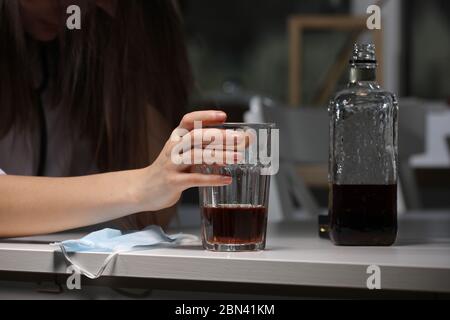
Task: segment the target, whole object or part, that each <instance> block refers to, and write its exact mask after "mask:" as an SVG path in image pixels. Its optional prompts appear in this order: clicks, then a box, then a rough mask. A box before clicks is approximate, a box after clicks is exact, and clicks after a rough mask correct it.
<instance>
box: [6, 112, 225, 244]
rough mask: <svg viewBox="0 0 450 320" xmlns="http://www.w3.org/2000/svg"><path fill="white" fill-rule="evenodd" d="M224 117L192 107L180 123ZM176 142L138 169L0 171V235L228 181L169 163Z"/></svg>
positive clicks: (81, 220)
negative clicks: (79, 173) (59, 174)
mask: <svg viewBox="0 0 450 320" xmlns="http://www.w3.org/2000/svg"><path fill="white" fill-rule="evenodd" d="M225 119H226V115H225V114H223V113H218V112H217V111H203V112H196V113H192V114H189V115H187V116H185V117H184V119H183V121H182V122H181V124H180V128H183V129H186V130H188V131H191V130H192V129H193V128H194V125H193V124H194V121H203V122H204V123H206V124H212V123H221V122H224V121H225ZM191 133H192V132H191ZM191 133H190V134H191ZM175 145H176V143H175V142H173V141H169V142H167V144H166V146H165V147H164V149H163V150H162V152H161V154H160V156H159V157H158V159H157V160H156V161H155V162H154V163H153V164H152V165H151V166H149V167H147V168H144V169H139V170H131V171H120V172H114V173H106V174H99V175H92V176H84V177H75V178H36V177H19V176H4V175H1V176H0V237H1V238H5V237H17V236H27V235H34V234H44V233H52V232H58V231H63V230H67V229H72V228H77V227H83V226H88V225H92V224H97V223H101V222H105V221H110V220H113V219H117V218H121V217H123V216H127V215H130V214H133V213H136V212H142V211H158V210H161V209H164V208H168V207H171V206H173V205H174V204H176V202H178V200H179V198H180V196H181V193H182V192H183V191H184V190H186V189H188V188H191V187H195V186H223V185H228V184H230V183H231V178H230V177H224V176H215V175H202V174H197V173H191V172H190V169H191V168H190V167H188V166H183V165H176V164H174V163H173V162H172V161H171V154H172V150H173V149H174V147H175ZM190 152H192V150H191V151H190Z"/></svg>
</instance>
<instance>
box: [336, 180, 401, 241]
mask: <svg viewBox="0 0 450 320" xmlns="http://www.w3.org/2000/svg"><path fill="white" fill-rule="evenodd" d="M396 236H397V185H396V184H393V185H333V186H332V190H331V206H330V238H331V240H332V241H333V242H334V243H335V244H337V245H348V246H390V245H392V244H393V243H394V242H395V239H396Z"/></svg>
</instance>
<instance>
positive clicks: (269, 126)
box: [205, 122, 276, 129]
mask: <svg viewBox="0 0 450 320" xmlns="http://www.w3.org/2000/svg"><path fill="white" fill-rule="evenodd" d="M245 127H248V128H254V129H274V128H276V124H275V123H273V122H268V123H251V122H249V123H246V122H225V123H222V124H216V125H208V126H205V128H213V129H240V128H245Z"/></svg>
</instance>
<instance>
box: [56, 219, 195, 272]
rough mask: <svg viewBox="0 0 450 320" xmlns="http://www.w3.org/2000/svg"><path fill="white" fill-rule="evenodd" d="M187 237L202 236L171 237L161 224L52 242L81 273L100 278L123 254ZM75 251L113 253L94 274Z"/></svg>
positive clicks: (106, 230) (175, 243) (182, 235)
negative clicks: (76, 259) (75, 256)
mask: <svg viewBox="0 0 450 320" xmlns="http://www.w3.org/2000/svg"><path fill="white" fill-rule="evenodd" d="M186 240H190V241H198V237H196V236H193V235H188V234H176V235H172V236H168V235H167V234H166V233H164V231H163V230H162V229H161V227H158V226H150V227H147V228H146V229H144V230H142V231H137V232H122V231H120V230H114V229H103V230H100V231H96V232H93V233H91V234H89V235H87V236H85V237H84V238H81V239H79V240H67V241H63V242H58V243H53V244H52V245H53V246H58V247H59V248H60V249H61V252H62V254H63V255H64V258H65V259H66V260H67V261H68V262H69V263H70V264H71V265H72V266H73V268H74V269H75V271H76V272H77V273H79V274H82V275H85V276H86V277H88V278H90V279H97V278H99V277H100V276H101V275H102V274H103V272H104V271H105V269H106V267H107V266H108V265H109V263H110V262H111V261H112V260H113V258H115V257H116V256H117V255H118V254H119V253H124V252H129V251H134V250H139V249H140V250H142V249H149V248H151V247H154V246H155V245H157V244H174V245H177V244H180V243H181V242H185V241H186ZM75 252H109V253H110V255H109V256H108V257H107V258H106V259H105V261H104V262H103V264H102V266H101V267H100V269H99V270H98V271H97V272H96V273H91V272H89V271H88V270H86V269H85V268H83V267H82V266H80V265H78V264H77V263H75V262H74V261H73V260H72V259H71V258H70V256H69V254H70V253H75Z"/></svg>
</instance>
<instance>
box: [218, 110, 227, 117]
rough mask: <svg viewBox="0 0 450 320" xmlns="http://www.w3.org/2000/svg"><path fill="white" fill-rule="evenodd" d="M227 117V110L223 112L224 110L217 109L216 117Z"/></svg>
mask: <svg viewBox="0 0 450 320" xmlns="http://www.w3.org/2000/svg"><path fill="white" fill-rule="evenodd" d="M226 117H227V114H226V113H225V112H223V111H217V112H216V118H217V119H224V118H226Z"/></svg>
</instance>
